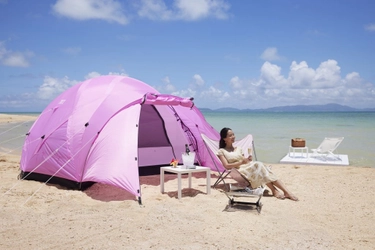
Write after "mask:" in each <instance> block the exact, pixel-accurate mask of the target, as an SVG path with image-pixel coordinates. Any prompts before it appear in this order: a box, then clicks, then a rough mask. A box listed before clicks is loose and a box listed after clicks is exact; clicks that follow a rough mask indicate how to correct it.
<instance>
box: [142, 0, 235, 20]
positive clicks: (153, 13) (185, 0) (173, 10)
mask: <svg viewBox="0 0 375 250" xmlns="http://www.w3.org/2000/svg"><path fill="white" fill-rule="evenodd" d="M229 8H230V6H229V4H228V3H227V2H226V1H224V0H174V2H173V6H171V7H170V8H168V6H167V5H166V3H165V1H164V0H142V1H141V5H140V7H139V10H138V15H139V16H140V17H143V18H148V19H151V20H164V21H167V20H186V21H196V20H200V19H204V18H208V17H213V18H217V19H226V18H228V13H227V12H228V10H229Z"/></svg>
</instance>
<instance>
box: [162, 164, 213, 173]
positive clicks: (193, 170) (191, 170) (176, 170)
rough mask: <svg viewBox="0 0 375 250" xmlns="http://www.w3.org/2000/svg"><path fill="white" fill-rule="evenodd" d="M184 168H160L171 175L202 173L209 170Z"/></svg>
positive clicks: (204, 168)
mask: <svg viewBox="0 0 375 250" xmlns="http://www.w3.org/2000/svg"><path fill="white" fill-rule="evenodd" d="M184 167H185V166H183V165H178V166H177V167H175V168H174V167H172V166H164V167H161V168H163V169H164V170H165V171H168V172H171V173H193V172H202V171H207V170H210V168H208V167H203V166H195V167H196V168H188V169H186V168H184Z"/></svg>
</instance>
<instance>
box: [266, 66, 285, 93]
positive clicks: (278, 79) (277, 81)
mask: <svg viewBox="0 0 375 250" xmlns="http://www.w3.org/2000/svg"><path fill="white" fill-rule="evenodd" d="M260 71H261V76H260V78H261V80H262V81H263V82H264V84H265V85H267V86H272V87H274V88H275V87H285V85H286V84H287V81H286V79H285V78H284V76H282V75H281V68H280V67H279V66H277V65H275V64H271V63H269V62H265V63H264V64H263V66H262V68H261V69H260Z"/></svg>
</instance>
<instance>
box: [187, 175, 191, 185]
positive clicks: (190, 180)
mask: <svg viewBox="0 0 375 250" xmlns="http://www.w3.org/2000/svg"><path fill="white" fill-rule="evenodd" d="M188 175H189V188H191V173H189V174H188Z"/></svg>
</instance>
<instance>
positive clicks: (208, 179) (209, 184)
mask: <svg viewBox="0 0 375 250" xmlns="http://www.w3.org/2000/svg"><path fill="white" fill-rule="evenodd" d="M206 180H207V183H206V185H207V192H206V193H207V194H211V170H207V171H206Z"/></svg>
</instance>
